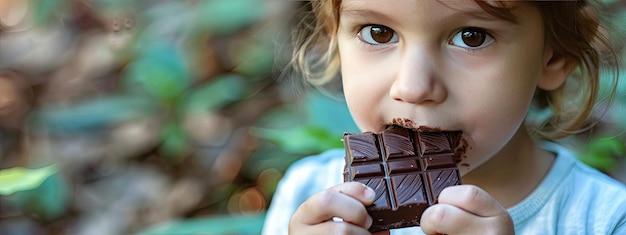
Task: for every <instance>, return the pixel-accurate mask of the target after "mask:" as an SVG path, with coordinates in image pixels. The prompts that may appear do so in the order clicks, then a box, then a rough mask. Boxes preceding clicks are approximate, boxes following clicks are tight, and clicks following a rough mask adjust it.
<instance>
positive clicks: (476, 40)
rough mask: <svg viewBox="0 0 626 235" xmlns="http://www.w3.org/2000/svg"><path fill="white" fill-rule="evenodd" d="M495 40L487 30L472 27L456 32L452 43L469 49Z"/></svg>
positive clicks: (481, 46) (483, 45)
mask: <svg viewBox="0 0 626 235" xmlns="http://www.w3.org/2000/svg"><path fill="white" fill-rule="evenodd" d="M493 41H494V40H493V37H491V35H489V33H487V31H486V30H484V29H481V28H473V27H470V28H465V29H462V30H461V31H459V32H458V33H457V34H455V35H454V37H453V38H452V40H450V44H451V45H455V46H459V47H463V48H467V49H480V48H483V47H486V46H489V45H490V44H491V43H493Z"/></svg>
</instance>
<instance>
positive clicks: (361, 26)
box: [353, 23, 398, 49]
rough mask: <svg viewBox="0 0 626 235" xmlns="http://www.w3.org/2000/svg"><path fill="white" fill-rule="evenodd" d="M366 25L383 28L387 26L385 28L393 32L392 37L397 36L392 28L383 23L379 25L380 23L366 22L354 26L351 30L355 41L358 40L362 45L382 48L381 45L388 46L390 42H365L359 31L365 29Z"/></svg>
mask: <svg viewBox="0 0 626 235" xmlns="http://www.w3.org/2000/svg"><path fill="white" fill-rule="evenodd" d="M367 27H384V28H387V29H389V30H391V31H392V32H393V33H394V35H395V36H394V37H397V36H398V34H397V33H396V31H395V30H393V29H392V28H390V27H387V26H385V25H381V24H374V23H367V24H361V25H357V26H356V27H354V32H353V34H354V35H355V37H356V39H357V41H358V42H359V43H361V44H362V45H365V46H367V47H371V48H377V49H380V48H382V47H387V46H389V45H390V43H379V44H373V43H369V42H366V41H365V40H364V38H363V37H364V36H363V35H362V34H361V31H363V29H365V28H367ZM370 37H371V36H370ZM396 39H397V38H396Z"/></svg>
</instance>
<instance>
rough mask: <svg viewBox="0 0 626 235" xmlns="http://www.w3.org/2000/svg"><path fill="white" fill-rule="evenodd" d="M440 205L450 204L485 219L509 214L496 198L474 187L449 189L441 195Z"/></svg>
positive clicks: (463, 186) (464, 186)
mask: <svg viewBox="0 0 626 235" xmlns="http://www.w3.org/2000/svg"><path fill="white" fill-rule="evenodd" d="M438 203H440V204H449V205H452V206H455V207H458V208H461V209H463V210H466V211H468V212H469V213H472V214H475V215H478V216H483V217H489V216H496V215H501V214H503V213H507V212H506V209H505V208H504V207H502V205H500V203H499V202H498V201H497V200H496V199H495V198H494V197H492V196H491V195H490V194H489V193H487V192H486V191H485V190H482V189H481V188H479V187H477V186H474V185H457V186H452V187H447V188H445V189H444V190H443V191H441V193H440V194H439V198H438Z"/></svg>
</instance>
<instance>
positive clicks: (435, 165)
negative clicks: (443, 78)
mask: <svg viewBox="0 0 626 235" xmlns="http://www.w3.org/2000/svg"><path fill="white" fill-rule="evenodd" d="M460 138H461V132H460V131H443V132H434V131H423V130H417V131H416V130H412V129H407V128H403V127H400V126H392V127H390V128H388V129H386V130H385V131H383V132H382V133H380V134H375V133H372V132H365V133H360V134H345V135H344V145H345V149H346V158H345V160H346V165H345V168H344V181H345V182H349V181H357V182H361V183H363V184H365V185H367V186H369V187H370V188H372V189H374V191H375V192H376V197H375V199H374V203H373V204H372V205H370V206H368V207H367V212H368V213H369V214H370V216H371V217H372V219H373V223H372V226H371V227H370V229H369V230H370V232H376V231H381V230H388V229H393V228H402V227H409V226H419V222H420V219H421V216H422V213H423V212H424V210H426V208H428V207H429V206H430V205H433V204H436V203H437V197H439V193H441V191H442V190H443V189H444V188H445V187H448V186H451V185H459V184H461V176H460V173H459V170H458V168H457V166H456V162H455V160H456V158H455V149H456V147H457V145H458V143H459V140H460Z"/></svg>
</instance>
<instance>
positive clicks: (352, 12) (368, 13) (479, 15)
mask: <svg viewBox="0 0 626 235" xmlns="http://www.w3.org/2000/svg"><path fill="white" fill-rule="evenodd" d="M456 11H457V12H456V13H454V14H451V15H449V16H446V17H445V18H444V20H447V19H449V18H454V17H457V16H459V15H464V16H469V17H472V18H476V19H480V20H487V21H504V22H507V23H511V24H518V22H517V21H516V20H515V19H513V20H510V19H505V18H502V17H498V16H496V15H494V14H490V13H488V12H486V11H485V10H482V9H481V10H474V9H473V10H456ZM339 14H340V15H342V16H352V17H362V18H369V17H373V18H377V19H382V20H386V21H394V19H393V18H392V17H389V16H387V15H386V14H383V13H380V12H377V11H373V10H367V9H349V8H348V9H344V8H342V9H341V11H340V13H339Z"/></svg>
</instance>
